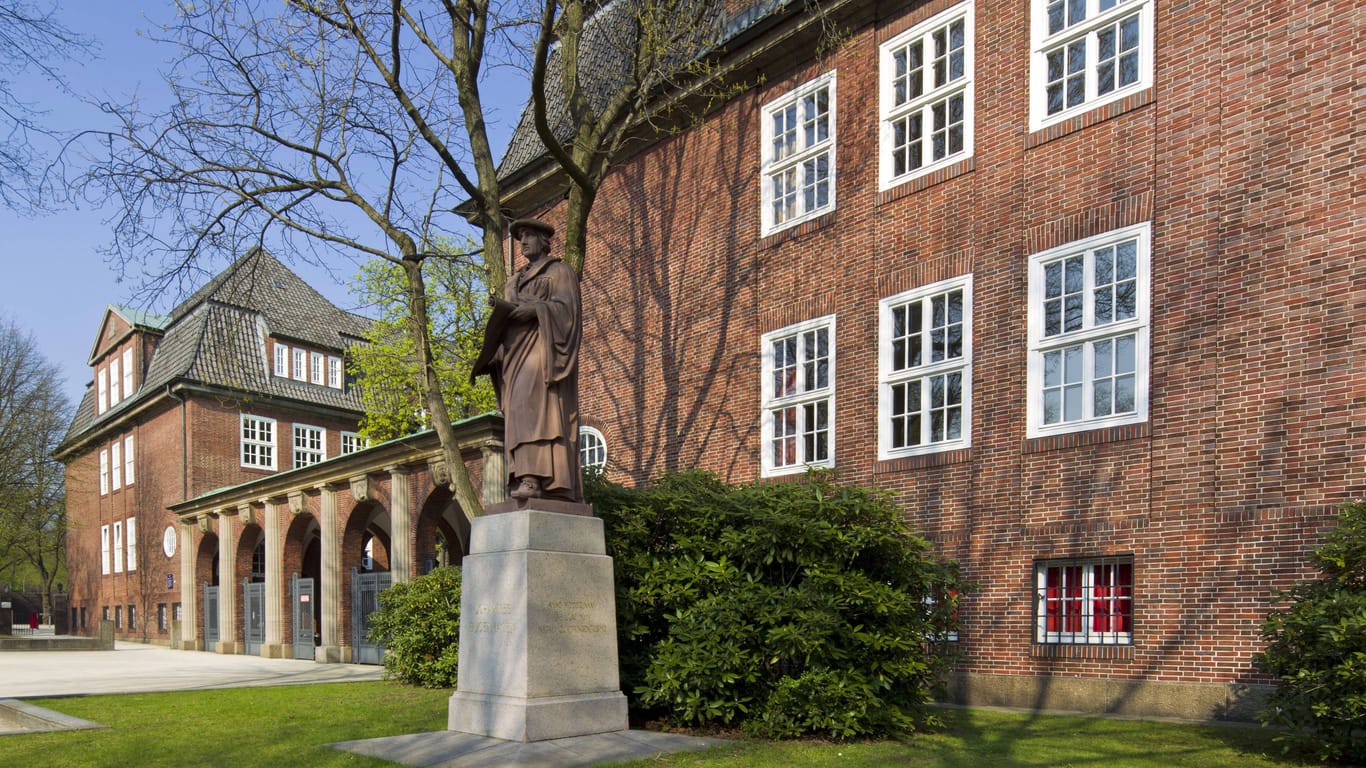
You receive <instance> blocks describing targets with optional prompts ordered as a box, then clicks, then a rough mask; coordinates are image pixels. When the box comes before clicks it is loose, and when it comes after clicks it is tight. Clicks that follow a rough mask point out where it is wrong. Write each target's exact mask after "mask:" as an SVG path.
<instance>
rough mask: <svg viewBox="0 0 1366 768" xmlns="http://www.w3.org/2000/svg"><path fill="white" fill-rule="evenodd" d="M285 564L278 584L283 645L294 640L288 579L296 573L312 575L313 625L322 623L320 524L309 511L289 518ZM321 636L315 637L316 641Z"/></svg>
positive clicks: (292, 602)
mask: <svg viewBox="0 0 1366 768" xmlns="http://www.w3.org/2000/svg"><path fill="white" fill-rule="evenodd" d="M283 555H284V561H283V564H284V567H283V568H282V570H281V573H282V574H283V576H284V584H283V585H282V586H281V588H280V594H279V599H280V602H281V612H280V615H281V616H282V617H283V618H284V622H283V626H282V627H281V633H282V636H283V638H284V642H285V644H286V645H290V644H293V643H294V641H295V637H294V596H293V593H292V592H291V591H290V590H291V586H290V581H291V579H292V578H293V577H294V576H295V575H296V574H297V575H298V576H300V577H301V578H305V579H313V590H314V591H313V595H314V598H315V599H314V600H313V603H312V611H313V626H314V627H315V628H316V627H321V626H322V599H321V597H322V527H321V526H320V525H319V523H318V519H317V518H316V517H314V516H313V515H312V513H310V512H305V513H303V514H299V515H295V516H294V517H293V518H292V519H291V520H290V521H289V528H288V529H286V531H285V536H284V546H283ZM319 641H320V638H317V637H315V638H314V643H315V644H317V643H318V642H319Z"/></svg>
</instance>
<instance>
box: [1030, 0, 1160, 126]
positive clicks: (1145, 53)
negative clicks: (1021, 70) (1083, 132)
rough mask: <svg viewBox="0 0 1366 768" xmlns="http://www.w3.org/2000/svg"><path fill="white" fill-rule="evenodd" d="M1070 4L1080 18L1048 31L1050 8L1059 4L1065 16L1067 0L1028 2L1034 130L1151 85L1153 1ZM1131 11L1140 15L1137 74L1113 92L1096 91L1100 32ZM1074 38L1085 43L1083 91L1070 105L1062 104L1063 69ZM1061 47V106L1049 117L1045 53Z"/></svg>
mask: <svg viewBox="0 0 1366 768" xmlns="http://www.w3.org/2000/svg"><path fill="white" fill-rule="evenodd" d="M1074 2H1075V4H1078V5H1084V7H1085V16H1084V18H1082V19H1080V20H1078V21H1077V22H1075V23H1072V24H1070V25H1069V24H1067V23H1066V21H1064V22H1063V27H1062V29H1060V30H1059V31H1057V32H1054V33H1049V31H1048V30H1049V7H1050V6H1054V7H1061V9H1062V10H1061V12H1062V14H1063V16H1064V17H1066V16H1067V14H1068V5H1069V3H1068V0H1031V6H1032V7H1031V21H1030V25H1029V27H1030V40H1031V55H1030V65H1029V130H1030V131H1037V130H1039V129H1041V128H1045V127H1047V126H1050V125H1053V124H1055V123H1059V122H1061V121H1063V120H1067V119H1069V118H1072V117H1076V116H1077V115H1080V114H1084V113H1086V112H1089V111H1091V110H1093V109H1095V108H1097V107H1100V106H1103V105H1105V104H1109V103H1110V102H1112V101H1116V100H1118V99H1122V98H1124V97H1126V96H1128V95H1130V94H1133V93H1137V92H1139V91H1142V90H1143V89H1145V88H1149V87H1151V86H1152V84H1153V49H1154V47H1155V45H1154V43H1155V40H1154V36H1153V4H1154V2H1155V0H1074ZM1105 6H1109V7H1105ZM1135 14H1137V16H1138V20H1137V21H1138V37H1139V40H1138V51H1137V53H1138V63H1137V69H1138V78H1137V80H1135V81H1134V82H1133V83H1130V84H1128V85H1121V86H1117V87H1115V88H1114V90H1112V91H1110V92H1108V93H1104V94H1101V93H1099V92H1098V90H1099V89H1098V85H1097V83H1098V81H1099V72H1100V68H1101V63H1100V60H1099V50H1100V43H1099V37H1098V36H1099V35H1100V34H1101V33H1102V32H1104V31H1105V30H1113V29H1115V27H1116V25H1118V24H1120V23H1121V22H1123V21H1125V20H1126V19H1128V18H1129V17H1130V16H1133V15H1135ZM1078 41H1084V43H1083V46H1084V48H1085V56H1084V57H1083V60H1084V64H1083V65H1082V69H1081V70H1079V71H1080V72H1081V73H1082V78H1083V80H1084V82H1085V88H1084V92H1085V95H1084V98H1083V99H1082V100H1081V102H1080V103H1078V104H1075V105H1073V106H1070V107H1069V106H1066V101H1067V82H1068V80H1069V78H1067V77H1066V73H1067V71H1068V70H1069V63H1068V62H1069V56H1070V54H1069V52H1068V47H1069V46H1071V45H1073V44H1074V43H1076V42H1078ZM1118 45H1120V43H1119V42H1116V46H1118ZM1060 50H1061V52H1062V53H1061V55H1062V59H1063V61H1062V71H1063V73H1064V80H1063V85H1062V98H1063V108H1062V109H1061V110H1059V111H1057V112H1055V113H1053V114H1051V115H1050V114H1048V83H1049V72H1048V56H1049V54H1050V53H1054V52H1058V51H1060ZM1116 66H1118V59H1116ZM1118 77H1119V75H1118V73H1116V74H1115V78H1116V82H1117V81H1118Z"/></svg>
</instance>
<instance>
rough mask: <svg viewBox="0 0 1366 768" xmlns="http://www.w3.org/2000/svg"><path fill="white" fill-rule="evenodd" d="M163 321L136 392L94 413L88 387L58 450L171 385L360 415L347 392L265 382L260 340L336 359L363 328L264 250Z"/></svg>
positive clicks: (274, 379)
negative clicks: (298, 345)
mask: <svg viewBox="0 0 1366 768" xmlns="http://www.w3.org/2000/svg"><path fill="white" fill-rule="evenodd" d="M165 320H166V322H165V325H164V334H163V336H162V337H161V340H160V343H159V344H158V345H157V347H156V351H155V352H154V353H153V355H152V359H151V363H150V364H149V365H148V367H147V370H146V373H145V375H144V377H143V381H142V384H141V386H140V387H139V388H138V391H137V393H136V394H135V395H133V397H131V398H127V399H125V400H123V401H121V402H119V403H118V404H117V405H115V406H113V407H111V408H109V409H108V410H106V411H105V412H104V413H103V414H96V408H95V396H96V392H95V388H94V387H88V388H87V389H86V392H85V396H84V397H83V398H81V403H80V405H79V406H78V407H77V409H76V416H75V418H73V419H72V422H71V427H70V428H69V429H68V430H67V434H66V437H65V439H64V440H63V441H62V446H61V448H59V451H60V450H63V449H65V447H66V446H67V445H68V444H70V443H72V442H73V441H74V440H76V439H77V438H79V437H81V436H82V435H84V434H85V433H87V432H89V431H91V430H93V429H95V428H97V427H99V426H101V425H103V424H106V423H109V422H112V421H116V420H117V419H119V418H120V416H121V415H122V414H123V413H125V412H127V411H128V410H130V409H132V408H133V407H135V405H136V404H137V403H140V402H144V401H146V400H147V399H150V398H153V397H157V396H159V395H160V394H162V393H163V392H164V390H165V388H166V385H167V384H171V383H173V382H187V383H192V384H199V385H203V386H209V387H214V388H218V389H225V390H231V391H237V392H242V393H244V394H247V395H250V396H253V397H265V398H277V399H285V400H293V401H296V402H300V403H307V404H310V405H318V406H324V407H331V408H338V409H342V410H347V411H354V412H359V411H361V410H362V408H361V404H360V397H359V395H358V394H357V393H356V391H355V390H354V389H348V390H345V391H342V390H337V389H333V388H331V387H325V386H320V385H317V384H309V383H306V382H302V381H295V380H294V379H286V378H283V377H277V376H274V375H272V372H271V370H270V369H269V368H268V366H269V365H270V360H269V359H268V358H267V356H266V347H265V340H266V336H267V335H270V336H279V337H284V338H287V339H289V340H292V341H299V342H303V343H304V344H307V345H309V346H311V347H314V348H316V349H319V350H325V351H331V352H335V353H342V352H344V351H346V350H347V349H349V348H350V347H351V346H353V345H355V344H359V343H362V341H361V339H362V336H363V334H364V333H365V331H366V329H367V328H368V327H369V323H370V321H368V320H366V319H365V318H363V317H361V316H359V315H355V314H352V313H350V312H344V311H342V310H340V309H338V308H337V307H336V306H334V305H333V304H332V302H330V301H328V300H327V299H326V298H325V297H323V295H322V294H320V293H318V292H317V291H316V290H314V289H313V288H312V286H310V285H308V284H307V283H305V282H304V281H303V280H302V279H300V278H299V276H298V275H296V274H294V273H293V272H292V271H290V269H289V268H288V267H286V266H285V265H284V264H282V263H280V261H279V260H278V259H276V258H275V257H274V256H271V255H270V254H269V253H267V252H266V251H264V250H260V249H257V250H254V251H252V252H251V253H249V254H247V255H246V256H243V257H242V258H240V259H238V260H237V261H236V262H234V263H233V264H232V266H230V267H228V269H226V270H224V271H223V272H222V273H221V274H219V275H218V276H217V277H215V278H214V279H213V280H210V281H209V283H208V284H206V285H205V286H204V287H203V288H200V289H199V290H198V291H196V292H195V293H194V294H193V295H191V296H190V297H189V298H188V299H186V300H185V301H184V302H182V303H181V304H180V305H179V306H177V307H176V308H175V309H174V310H172V312H171V314H170V316H169V317H168V318H165ZM148 325H149V326H150V325H151V323H148ZM152 327H155V326H152Z"/></svg>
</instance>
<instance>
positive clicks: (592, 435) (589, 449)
mask: <svg viewBox="0 0 1366 768" xmlns="http://www.w3.org/2000/svg"><path fill="white" fill-rule="evenodd" d="M579 465H580V466H582V467H583V468H584V469H595V470H601V469H603V468H604V467H606V466H607V441H606V440H605V439H603V436H602V433H601V432H599V431H598V430H597V429H596V428H595V427H579Z"/></svg>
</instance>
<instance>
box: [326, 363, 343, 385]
mask: <svg viewBox="0 0 1366 768" xmlns="http://www.w3.org/2000/svg"><path fill="white" fill-rule="evenodd" d="M327 386H329V387H331V388H333V389H341V388H342V361H341V358H340V357H336V356H334V355H329V356H328V358H327Z"/></svg>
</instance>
